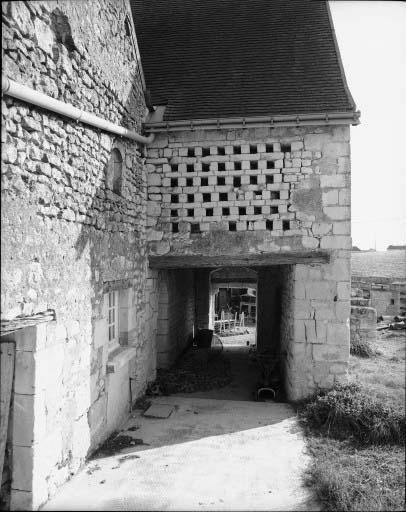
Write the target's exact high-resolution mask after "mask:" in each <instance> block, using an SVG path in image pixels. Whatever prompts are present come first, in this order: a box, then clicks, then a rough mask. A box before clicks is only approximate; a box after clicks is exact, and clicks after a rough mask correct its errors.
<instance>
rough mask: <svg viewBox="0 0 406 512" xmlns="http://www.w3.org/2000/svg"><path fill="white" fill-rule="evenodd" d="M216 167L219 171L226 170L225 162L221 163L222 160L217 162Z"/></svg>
mask: <svg viewBox="0 0 406 512" xmlns="http://www.w3.org/2000/svg"><path fill="white" fill-rule="evenodd" d="M217 168H218V170H219V171H220V172H224V171H225V170H226V164H225V163H223V162H220V163H219V164H218V167H217Z"/></svg>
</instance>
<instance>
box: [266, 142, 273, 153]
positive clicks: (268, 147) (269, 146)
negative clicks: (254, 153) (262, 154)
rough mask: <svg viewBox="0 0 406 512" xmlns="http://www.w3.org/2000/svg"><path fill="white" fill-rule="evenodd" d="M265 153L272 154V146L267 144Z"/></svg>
mask: <svg viewBox="0 0 406 512" xmlns="http://www.w3.org/2000/svg"><path fill="white" fill-rule="evenodd" d="M265 151H266V152H267V153H272V152H273V144H267V145H266V147H265Z"/></svg>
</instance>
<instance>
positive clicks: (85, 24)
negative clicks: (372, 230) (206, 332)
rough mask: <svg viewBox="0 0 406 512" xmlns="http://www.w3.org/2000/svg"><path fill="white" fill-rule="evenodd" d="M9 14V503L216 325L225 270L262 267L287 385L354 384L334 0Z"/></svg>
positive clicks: (119, 2) (123, 412) (5, 128)
mask: <svg viewBox="0 0 406 512" xmlns="http://www.w3.org/2000/svg"><path fill="white" fill-rule="evenodd" d="M2 12H3V73H4V75H5V76H6V77H7V79H3V97H2V206H1V208H2V255H1V258H2V260H1V262H2V273H1V279H2V282H1V285H2V286H1V309H2V334H3V336H2V347H4V346H6V344H8V345H13V346H15V349H16V350H15V371H14V374H13V380H12V381H10V382H12V388H10V389H11V391H12V392H11V395H10V396H11V407H10V409H8V408H7V415H8V410H10V416H9V417H10V421H9V422H8V436H7V450H6V451H5V456H6V464H5V467H7V468H11V508H13V509H19V508H34V509H35V508H38V507H39V506H40V505H41V504H42V503H44V502H45V501H46V500H47V499H48V498H49V496H51V495H52V494H53V493H54V492H55V490H56V488H57V487H58V486H60V485H61V484H62V483H63V482H65V481H66V480H67V479H69V478H70V477H71V476H72V475H73V474H74V473H75V472H76V471H77V470H78V468H79V467H80V465H81V464H82V463H83V461H84V460H85V458H86V456H87V455H88V454H89V453H91V452H92V450H94V449H95V448H96V447H97V446H98V445H99V444H100V443H101V442H102V441H103V440H104V439H105V438H106V437H107V436H108V435H110V434H111V433H112V432H113V431H115V430H116V429H117V428H118V427H119V425H121V424H122V422H123V420H124V419H125V417H126V416H127V414H128V411H129V408H130V406H131V402H132V401H134V400H135V399H136V398H137V397H139V396H141V395H142V394H143V393H144V391H145V388H146V385H147V383H148V382H149V381H152V380H154V378H155V372H156V367H157V364H158V365H159V366H161V365H168V364H170V363H171V362H173V361H174V360H175V359H176V357H177V355H178V354H179V353H180V352H181V351H182V350H183V349H184V348H185V346H186V345H187V344H188V343H189V342H190V339H191V336H192V334H193V332H195V330H196V329H197V328H204V327H207V326H208V325H209V318H210V315H209V313H210V304H211V301H212V299H211V289H212V288H211V277H212V275H213V272H214V271H217V270H218V269H224V271H226V269H229V268H233V269H234V270H233V272H234V274H235V275H237V277H238V274H239V273H240V274H241V276H244V272H246V269H249V273H250V276H252V275H254V274H253V273H254V272H255V275H256V276H257V278H256V283H255V285H254V287H255V288H256V289H257V301H258V303H257V323H258V335H257V345H258V349H259V350H273V351H277V352H278V353H280V354H281V355H282V358H283V362H284V365H283V373H284V380H285V388H286V393H287V396H288V398H289V399H291V400H295V399H299V398H302V397H304V396H306V395H308V394H310V393H312V392H313V391H314V390H315V389H317V388H318V387H328V386H331V385H333V383H334V382H335V381H338V380H341V379H343V378H345V375H346V370H347V362H348V355H349V308H350V304H349V298H350V248H351V236H350V129H349V127H350V125H351V124H357V123H358V116H359V114H358V113H357V112H356V110H355V105H354V102H353V100H352V98H351V95H350V93H349V91H348V88H347V86H346V82H345V77H344V73H343V69H342V66H341V61H340V56H339V52H338V47H337V43H336V40H335V36H334V31H333V27H332V22H331V17H330V13H329V10H328V6H327V4H326V3H325V2H301V1H298V0H291V1H289V2H282V1H280V0H274V1H272V2H268V1H265V0H252V1H250V2H249V4H248V3H243V2H235V1H232V0H225V1H222V2H217V1H214V0H204V1H203V0H202V1H200V0H199V1H195V2H185V1H184V0H171V1H170V2H168V1H167V0H165V1H164V0H154V1H148V2H146V1H134V2H131V4H130V2H129V1H128V0H97V1H96V0H89V1H87V2H74V1H72V0H58V1H42V0H41V1H40V0H36V1H26V2H2ZM230 13H232V15H230ZM137 40H138V43H137ZM138 44H139V45H140V48H138ZM141 62H142V65H141ZM22 86H23V87H22ZM33 91H34V92H33ZM35 91H36V92H39V93H42V94H43V96H41V95H38V94H37V95H36V94H35ZM19 94H20V96H19ZM21 95H22V96H21ZM22 98H24V99H22ZM55 100H58V101H59V102H62V103H63V104H64V105H63V104H60V103H58V102H55ZM69 105H70V106H73V107H75V108H72V107H69ZM58 109H59V110H58ZM239 269H242V270H241V271H240V270H239ZM3 342H4V343H3ZM10 353H11V352H10ZM13 357H14V356H13ZM4 358H5V352H4V351H3V348H2V361H3V360H4ZM2 364H3V362H2ZM2 368H3V367H2ZM3 375H6V372H5V373H2V376H3ZM2 379H3V377H2ZM2 389H5V386H4V387H3V381H2ZM2 400H3V397H2ZM2 407H3V401H2ZM2 412H3V409H2ZM4 429H7V424H6V426H5V427H4V423H2V432H1V441H2V447H4V444H5V440H6V436H5V430H4ZM3 441H4V442H3ZM3 452H4V450H3ZM10 454H12V456H11V455H10ZM11 457H12V464H11Z"/></svg>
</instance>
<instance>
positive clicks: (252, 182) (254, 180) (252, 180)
mask: <svg viewBox="0 0 406 512" xmlns="http://www.w3.org/2000/svg"><path fill="white" fill-rule="evenodd" d="M257 183H258V178H257V176H250V185H257Z"/></svg>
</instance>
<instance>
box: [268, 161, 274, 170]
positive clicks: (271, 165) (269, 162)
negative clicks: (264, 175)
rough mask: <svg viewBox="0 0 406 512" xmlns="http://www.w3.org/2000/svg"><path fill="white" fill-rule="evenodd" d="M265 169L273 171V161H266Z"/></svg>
mask: <svg viewBox="0 0 406 512" xmlns="http://www.w3.org/2000/svg"><path fill="white" fill-rule="evenodd" d="M266 168H267V169H275V162H274V161H273V160H267V162H266Z"/></svg>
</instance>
